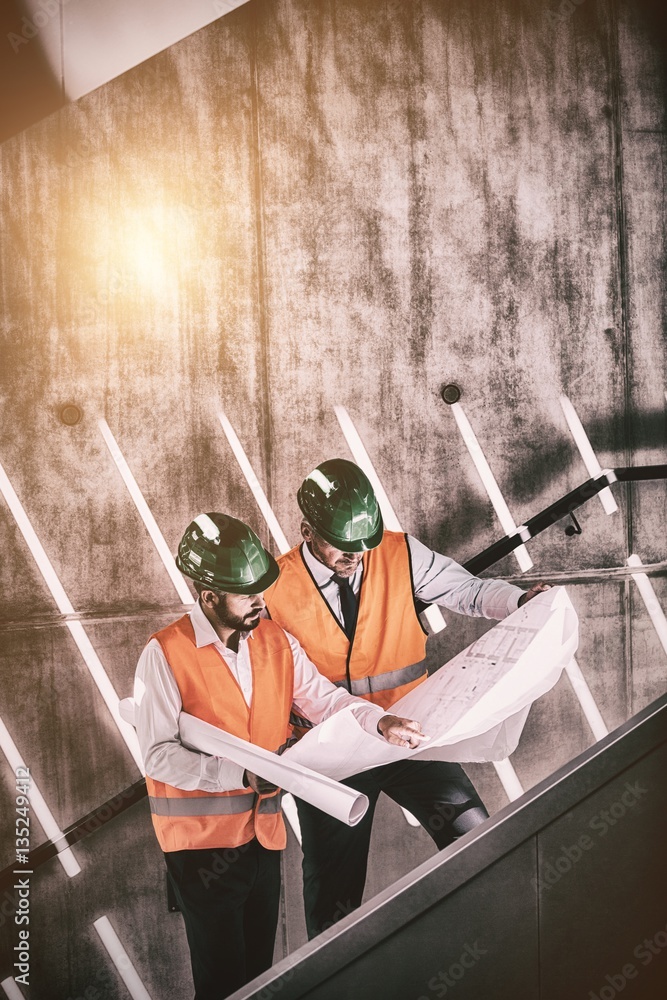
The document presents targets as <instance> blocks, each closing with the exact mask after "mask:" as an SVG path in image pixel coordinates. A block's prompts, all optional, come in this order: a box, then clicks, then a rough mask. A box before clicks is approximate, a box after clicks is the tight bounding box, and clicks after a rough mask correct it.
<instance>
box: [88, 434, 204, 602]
mask: <svg viewBox="0 0 667 1000" xmlns="http://www.w3.org/2000/svg"><path fill="white" fill-rule="evenodd" d="M97 423H98V426H99V428H100V431H101V432H102V437H103V438H104V441H105V443H106V446H107V448H108V449H109V451H110V453H111V457H112V458H113V460H114V462H115V463H116V466H117V468H118V471H119V472H120V474H121V476H122V477H123V482H124V483H125V485H126V486H127V490H128V493H129V494H130V496H131V497H132V500H133V501H134V505H135V507H136V508H137V510H138V512H139V515H140V517H141V520H142V521H143V522H144V525H145V526H146V530H147V531H148V534H149V535H150V536H151V540H152V542H153V544H154V546H155V548H156V550H157V553H158V555H159V557H160V559H161V560H162V563H163V565H164V568H165V569H166V571H167V573H168V574H169V578H170V579H171V582H172V583H173V585H174V588H175V589H176V593H177V594H178V596H179V598H180V599H181V601H182V603H183V604H185V605H186V606H187V607H190V606H191V605H192V604H194V598H193V597H192V594H191V593H190V591H189V590H188V585H187V584H186V582H185V580H184V579H183V577H182V576H181V574H180V573H179V571H178V568H177V566H176V562H175V560H174V557H173V555H172V553H171V551H170V550H169V546H168V545H167V543H166V541H165V540H164V535H163V534H162V532H161V531H160V529H159V527H158V525H157V521H156V520H155V518H154V517H153V513H152V511H151V509H150V507H149V506H148V504H147V503H146V500H145V499H144V495H143V493H142V492H141V490H140V489H139V486H138V484H137V481H136V479H135V478H134V476H133V474H132V470H131V469H130V467H129V465H128V464H127V462H126V460H125V457H124V456H123V453H122V452H121V450H120V448H119V447H118V443H117V442H116V439H115V437H114V436H113V434H112V433H111V430H110V428H109V425H108V424H107V422H106V420H103V419H102V420H98V422H97Z"/></svg>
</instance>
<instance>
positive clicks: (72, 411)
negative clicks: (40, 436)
mask: <svg viewBox="0 0 667 1000" xmlns="http://www.w3.org/2000/svg"><path fill="white" fill-rule="evenodd" d="M59 415H60V419H61V420H62V422H63V423H64V424H67V426H68V427H74V426H75V424H78V423H79V421H80V420H81V417H82V416H83V413H82V411H81V408H80V407H78V406H77V405H76V403H65V404H64V406H61V407H60V410H59Z"/></svg>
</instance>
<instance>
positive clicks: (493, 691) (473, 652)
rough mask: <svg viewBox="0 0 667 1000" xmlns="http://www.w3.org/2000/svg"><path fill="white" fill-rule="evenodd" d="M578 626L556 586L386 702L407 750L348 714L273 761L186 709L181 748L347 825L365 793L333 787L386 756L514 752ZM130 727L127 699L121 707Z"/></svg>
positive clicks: (480, 757) (358, 814)
mask: <svg viewBox="0 0 667 1000" xmlns="http://www.w3.org/2000/svg"><path fill="white" fill-rule="evenodd" d="M577 642H578V621H577V615H576V612H575V610H574V608H573V607H572V604H571V603H570V599H569V597H568V596H567V593H566V591H565V589H564V588H563V587H553V588H552V589H551V590H548V591H545V592H544V593H541V594H539V595H538V596H537V597H534V598H533V599H532V600H531V601H529V602H528V603H527V604H525V605H524V606H523V607H521V608H519V609H518V610H517V611H515V612H514V613H513V614H511V615H510V616H509V617H508V618H506V619H505V620H504V621H502V622H499V623H498V624H497V625H495V626H494V628H492V629H490V631H488V632H487V633H486V634H485V635H483V636H482V637H481V638H480V639H477V641H476V642H473V643H472V645H470V646H468V648H467V649H464V650H463V652H462V653H459V654H458V655H457V656H455V657H454V658H453V659H451V660H450V661H449V662H448V663H446V664H445V665H444V667H441V668H440V670H438V671H436V673H434V674H432V675H431V676H430V677H429V678H428V680H427V681H425V682H424V683H423V684H420V685H419V686H418V687H416V688H415V689H414V690H413V691H410V693H409V694H407V695H406V696H405V697H404V698H401V699H400V701H397V702H396V703H395V704H394V705H392V706H391V713H392V714H393V715H398V716H401V717H403V718H406V719H414V720H416V721H417V722H420V723H421V724H422V729H423V731H424V732H425V733H427V734H428V735H429V736H430V740H429V741H428V742H427V743H422V744H420V746H419V747H417V748H415V749H413V750H411V749H407V748H402V747H395V746H392V745H391V744H389V743H387V742H386V740H384V739H383V737H381V736H380V735H378V736H377V737H375V736H372V735H370V734H368V733H367V732H366V731H365V730H364V729H362V727H361V726H360V725H359V723H358V722H357V720H356V719H355V717H354V715H353V714H352V712H351V710H350V709H343V711H341V712H337V713H336V715H333V716H331V718H330V719H327V720H326V722H322V723H320V725H319V726H316V727H315V728H314V729H312V730H311V731H310V732H309V733H307V734H306V735H305V736H304V737H303V739H302V740H300V741H299V743H297V744H296V745H295V746H293V747H291V748H290V749H289V750H286V751H285V753H284V754H282V756H277V755H276V754H274V753H271V752H269V751H268V750H263V749H262V748H261V747H258V746H255V745H254V744H252V743H248V742H247V741H246V740H242V739H239V738H238V737H236V736H231V735H230V734H229V733H226V732H224V731H223V730H221V729H217V728H216V727H215V726H211V725H209V724H208V723H206V722H202V720H201V719H196V718H194V717H193V716H191V715H187V714H186V713H181V715H180V717H179V731H180V736H181V739H182V742H183V744H184V745H185V746H187V747H189V748H191V749H195V750H199V751H201V752H203V753H209V754H214V755H216V756H219V757H226V758H228V759H229V760H233V761H235V762H236V763H237V764H240V765H242V766H243V767H247V768H248V770H250V771H253V772H255V773H256V774H259V775H261V776H262V777H263V778H266V779H267V781H272V782H274V784H276V785H278V786H279V787H280V788H283V789H285V790H286V791H289V792H293V793H294V794H295V795H298V796H299V797H300V798H303V799H306V800H307V801H308V802H310V803H312V804H313V805H315V806H317V808H318V809H322V810H323V811H324V812H327V813H329V815H331V816H334V817H335V818H336V819H340V820H341V822H343V823H347V824H348V825H349V826H354V825H355V824H356V823H358V822H359V820H360V819H361V818H362V816H363V815H364V813H365V812H366V809H367V808H368V799H367V797H366V796H365V795H362V794H360V793H359V792H356V791H354V789H351V788H347V787H346V786H344V785H340V784H339V781H340V780H341V779H343V778H346V777H349V775H351V774H357V773H359V772H360V771H366V770H368V769H369V768H371V767H377V766H379V765H382V764H388V763H391V762H392V761H396V760H406V759H407V758H415V759H417V760H449V761H490V760H503V759H504V758H505V757H508V756H509V755H510V754H511V753H512V752H513V751H514V750H515V749H516V747H517V744H518V742H519V737H520V736H521V732H522V730H523V727H524V724H525V721H526V718H527V716H528V712H529V710H530V706H531V705H532V703H533V702H534V701H535V700H536V699H537V698H539V697H541V695H543V694H546V692H547V691H549V690H550V689H551V688H552V687H553V686H554V685H555V684H556V682H557V681H558V679H559V677H560V675H561V672H562V670H563V669H564V667H566V666H567V665H568V664H569V662H570V660H571V659H572V657H573V656H574V654H575V651H576V649H577ZM120 707H121V714H122V715H123V718H124V719H125V720H126V721H127V722H130V723H131V724H132V725H134V703H133V700H132V699H131V698H126V699H124V701H122V702H121V706H120Z"/></svg>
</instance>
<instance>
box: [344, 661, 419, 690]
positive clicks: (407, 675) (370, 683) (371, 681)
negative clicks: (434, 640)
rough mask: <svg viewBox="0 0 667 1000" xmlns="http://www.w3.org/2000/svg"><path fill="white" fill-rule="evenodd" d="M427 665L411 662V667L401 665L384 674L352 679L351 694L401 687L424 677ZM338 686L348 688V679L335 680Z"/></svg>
mask: <svg viewBox="0 0 667 1000" xmlns="http://www.w3.org/2000/svg"><path fill="white" fill-rule="evenodd" d="M425 673H426V667H425V666H424V664H423V662H422V663H411V664H410V666H409V667H399V669H398V670H389V671H387V672H386V673H384V674H375V675H374V676H372V677H359V678H357V679H355V680H353V681H352V683H351V685H350V687H351V691H350V694H354V695H362V694H373V693H374V692H376V691H389V690H391V688H397V687H401V686H402V685H403V684H409V683H410V682H411V681H416V680H417V678H418V677H423V676H424V674H425ZM334 684H335V685H336V687H344V688H347V680H343V681H334Z"/></svg>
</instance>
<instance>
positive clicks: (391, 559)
mask: <svg viewBox="0 0 667 1000" xmlns="http://www.w3.org/2000/svg"><path fill="white" fill-rule="evenodd" d="M278 564H279V566H280V576H279V577H278V579H277V580H276V582H275V583H274V584H273V586H271V587H270V588H269V589H268V590H267V591H266V593H265V594H264V600H265V601H266V604H267V607H268V609H269V612H270V614H271V618H272V619H273V621H275V622H276V623H277V624H278V625H280V626H282V628H284V629H286V630H287V631H288V632H290V633H291V634H292V635H293V636H295V638H297V639H298V640H299V642H300V643H301V645H302V646H303V648H304V649H305V651H306V653H307V654H308V656H309V657H310V659H311V660H312V661H313V663H314V664H315V665H316V667H317V668H318V670H319V671H320V672H321V673H323V674H325V676H327V677H328V678H329V680H331V681H333V683H334V684H338V685H339V686H344V687H346V688H347V689H348V690H349V691H350V692H351V693H352V694H354V695H358V696H359V697H361V698H366V699H367V700H368V701H372V702H373V703H374V704H376V705H380V706H382V708H388V707H389V706H390V705H392V704H393V703H394V702H395V701H398V699H399V698H402V697H403V695H404V694H407V693H408V691H411V690H412V688H414V687H416V686H417V685H418V684H421V683H422V681H424V680H426V677H427V673H426V668H425V667H424V665H423V663H422V661H423V659H424V656H425V650H426V635H427V633H426V632H425V630H424V629H423V628H422V626H421V623H420V621H419V617H418V614H417V609H416V607H415V601H414V596H413V592H412V571H411V567H410V552H409V550H408V542H407V536H406V535H404V534H402V533H400V532H396V531H385V533H384V536H383V538H382V541H381V543H380V544H379V545H378V546H377V547H376V548H374V549H371V550H370V551H369V552H366V553H364V570H363V576H362V580H361V590H360V592H359V610H358V614H357V624H356V628H355V632H354V636H353V638H352V641H351V642H350V640H349V639H348V637H347V635H346V634H345V630H344V629H343V626H342V625H341V624H340V623H339V621H338V619H337V618H336V616H335V615H334V613H333V611H332V610H331V608H330V607H329V605H328V604H327V602H326V600H325V598H324V597H323V596H322V594H321V593H320V591H319V588H318V587H317V584H316V583H315V581H314V580H313V578H312V576H311V574H310V572H309V570H308V567H307V566H306V563H305V562H304V559H303V556H302V555H301V550H300V546H297V547H296V548H293V549H290V551H289V552H287V553H285V555H282V556H279V557H278Z"/></svg>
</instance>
